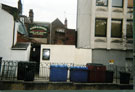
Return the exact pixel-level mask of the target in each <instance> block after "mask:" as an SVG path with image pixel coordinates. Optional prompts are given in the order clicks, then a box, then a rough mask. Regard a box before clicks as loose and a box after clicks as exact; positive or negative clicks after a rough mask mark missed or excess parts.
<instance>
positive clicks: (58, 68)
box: [50, 65, 68, 82]
mask: <svg viewBox="0 0 135 92" xmlns="http://www.w3.org/2000/svg"><path fill="white" fill-rule="evenodd" d="M67 71H68V67H67V66H66V65H51V66H50V81H52V82H66V81H67Z"/></svg>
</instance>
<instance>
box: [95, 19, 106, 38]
mask: <svg viewBox="0 0 135 92" xmlns="http://www.w3.org/2000/svg"><path fill="white" fill-rule="evenodd" d="M96 20H105V21H106V27H105V36H99V35H96ZM95 37H107V18H96V19H95Z"/></svg>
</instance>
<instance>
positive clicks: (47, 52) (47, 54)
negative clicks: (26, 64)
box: [42, 49, 50, 60]
mask: <svg viewBox="0 0 135 92" xmlns="http://www.w3.org/2000/svg"><path fill="white" fill-rule="evenodd" d="M42 59H43V60H49V59H50V49H43V58H42Z"/></svg>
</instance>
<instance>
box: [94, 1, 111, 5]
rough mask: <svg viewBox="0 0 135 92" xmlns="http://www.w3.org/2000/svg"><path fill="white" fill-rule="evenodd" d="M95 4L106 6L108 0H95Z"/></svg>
mask: <svg viewBox="0 0 135 92" xmlns="http://www.w3.org/2000/svg"><path fill="white" fill-rule="evenodd" d="M96 5H97V6H107V5H108V0H96Z"/></svg>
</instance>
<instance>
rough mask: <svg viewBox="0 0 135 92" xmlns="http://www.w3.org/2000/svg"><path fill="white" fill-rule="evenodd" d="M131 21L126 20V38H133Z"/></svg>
mask: <svg viewBox="0 0 135 92" xmlns="http://www.w3.org/2000/svg"><path fill="white" fill-rule="evenodd" d="M132 28H133V21H127V38H133V29H132Z"/></svg>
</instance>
